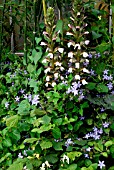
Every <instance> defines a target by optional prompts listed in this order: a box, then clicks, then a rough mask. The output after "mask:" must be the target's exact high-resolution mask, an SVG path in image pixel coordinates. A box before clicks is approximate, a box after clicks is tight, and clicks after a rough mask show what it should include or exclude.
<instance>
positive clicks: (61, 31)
mask: <svg viewBox="0 0 114 170" xmlns="http://www.w3.org/2000/svg"><path fill="white" fill-rule="evenodd" d="M58 31H60V34H61V35H63V21H62V20H58V21H57V24H56V28H55V33H56V32H58Z"/></svg>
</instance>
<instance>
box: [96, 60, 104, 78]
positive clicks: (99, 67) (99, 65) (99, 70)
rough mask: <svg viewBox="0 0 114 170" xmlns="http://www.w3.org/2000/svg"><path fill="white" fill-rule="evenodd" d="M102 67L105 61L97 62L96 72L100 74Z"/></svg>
mask: <svg viewBox="0 0 114 170" xmlns="http://www.w3.org/2000/svg"><path fill="white" fill-rule="evenodd" d="M104 69H105V63H103V62H102V63H99V64H98V65H97V68H96V73H97V74H98V75H101V74H102V72H103V71H104Z"/></svg>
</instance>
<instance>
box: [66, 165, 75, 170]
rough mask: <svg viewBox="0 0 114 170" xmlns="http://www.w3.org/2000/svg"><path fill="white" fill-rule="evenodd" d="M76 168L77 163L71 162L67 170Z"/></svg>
mask: <svg viewBox="0 0 114 170" xmlns="http://www.w3.org/2000/svg"><path fill="white" fill-rule="evenodd" d="M76 169H77V164H71V165H70V166H69V167H68V168H67V170H76Z"/></svg>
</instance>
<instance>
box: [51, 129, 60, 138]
mask: <svg viewBox="0 0 114 170" xmlns="http://www.w3.org/2000/svg"><path fill="white" fill-rule="evenodd" d="M52 135H53V137H54V138H55V139H59V138H61V131H60V129H59V128H58V127H55V128H54V129H53V130H52Z"/></svg>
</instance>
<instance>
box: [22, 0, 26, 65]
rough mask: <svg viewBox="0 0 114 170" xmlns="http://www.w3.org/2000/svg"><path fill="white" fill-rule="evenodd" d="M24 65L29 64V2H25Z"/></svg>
mask: <svg viewBox="0 0 114 170" xmlns="http://www.w3.org/2000/svg"><path fill="white" fill-rule="evenodd" d="M23 63H24V64H25V65H26V64H27V0H25V22H24V60H23Z"/></svg>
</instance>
